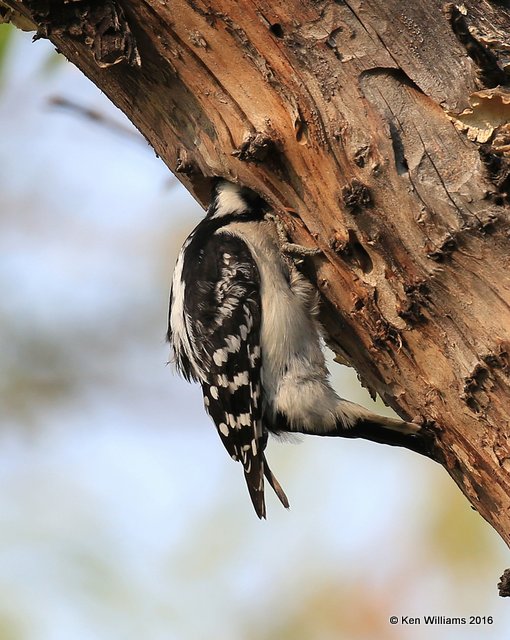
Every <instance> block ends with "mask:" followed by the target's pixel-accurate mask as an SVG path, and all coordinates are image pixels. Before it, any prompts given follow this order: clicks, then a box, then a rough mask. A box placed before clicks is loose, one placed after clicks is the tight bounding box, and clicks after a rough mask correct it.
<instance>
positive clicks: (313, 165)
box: [0, 0, 510, 544]
mask: <svg viewBox="0 0 510 640" xmlns="http://www.w3.org/2000/svg"><path fill="white" fill-rule="evenodd" d="M0 5H3V6H4V9H3V10H2V9H1V7H0V13H3V14H4V19H5V20H7V19H11V20H12V21H13V22H15V23H17V24H19V25H21V26H22V27H23V28H29V27H30V26H32V27H33V28H34V29H37V30H38V33H39V35H40V36H43V37H49V38H50V39H51V40H52V42H53V43H54V44H55V45H56V46H57V48H58V49H59V50H60V51H61V52H62V53H63V54H64V55H65V56H66V57H67V58H68V59H69V60H71V61H72V62H73V63H74V64H76V65H77V66H78V67H79V68H80V69H81V70H82V71H83V72H84V73H85V74H86V75H87V76H88V77H89V78H91V80H92V81H93V82H94V83H95V84H96V85H97V86H98V87H99V88H100V89H101V90H102V91H104V92H105V93H106V94H107V95H108V96H109V97H110V98H111V99H112V100H113V102H114V103H115V104H116V105H117V106H118V107H119V108H120V109H122V111H124V112H125V113H126V114H127V116H128V117H129V118H130V120H132V122H133V123H134V124H135V125H136V126H137V127H138V129H139V130H140V131H141V132H142V133H143V134H144V135H145V137H146V138H147V140H148V141H149V142H150V143H151V144H152V145H153V147H154V149H155V150H156V152H157V153H158V154H159V155H160V156H161V157H162V158H163V160H164V161H165V162H166V164H167V165H168V167H169V168H170V169H171V170H172V171H174V172H175V173H176V174H177V176H178V177H179V179H180V180H181V181H182V182H183V183H184V184H185V186H186V187H187V188H188V189H189V190H190V191H191V192H192V193H193V194H194V195H195V197H196V198H197V199H198V200H199V201H200V202H202V203H203V204H205V203H206V202H207V197H208V192H209V180H210V178H211V177H212V176H224V177H226V178H228V179H230V180H234V181H239V182H241V183H242V184H245V185H247V186H250V187H252V188H253V189H255V190H257V191H258V192H259V193H260V194H261V195H263V196H264V197H265V198H266V199H267V200H268V201H269V202H271V203H272V205H273V206H274V207H275V209H276V211H277V212H279V214H280V215H282V217H283V219H284V221H285V223H286V225H287V227H288V230H289V234H290V235H291V236H292V238H293V239H294V240H295V241H297V242H300V243H301V244H305V245H308V246H317V247H319V248H320V249H321V250H322V252H323V253H322V255H320V256H319V257H315V258H312V259H310V261H309V264H308V268H309V270H310V273H311V275H312V277H313V278H314V279H315V281H316V283H317V286H318V288H319V290H320V292H321V293H322V296H323V300H324V310H323V321H324V324H325V327H326V329H327V331H328V334H329V338H330V343H331V346H332V347H333V348H334V350H335V352H336V354H337V356H338V358H339V359H340V360H341V361H342V362H346V363H349V364H351V365H352V366H354V367H355V368H356V370H357V371H358V373H359V376H360V379H361V380H362V381H363V383H364V384H365V385H366V386H367V387H368V388H369V389H370V390H371V391H372V392H374V393H375V392H377V393H378V394H380V395H381V397H382V398H383V399H384V401H385V402H387V403H388V404H390V405H391V406H392V407H393V408H394V409H395V410H396V411H397V412H398V413H399V414H400V415H401V416H403V417H405V418H406V419H421V420H422V421H427V423H429V424H433V425H435V429H437V438H438V443H437V447H438V457H439V458H440V460H441V463H442V464H444V466H445V468H446V469H447V470H448V472H449V473H450V475H451V476H452V477H453V478H454V480H455V481H456V482H457V484H458V485H459V486H460V488H461V489H462V491H463V492H464V494H465V495H466V496H467V498H468V499H469V500H470V502H471V504H472V505H473V506H474V507H475V509H477V510H478V511H479V513H480V514H481V515H482V516H483V517H484V518H486V519H487V520H488V521H489V522H490V523H491V524H492V525H493V526H494V528H495V529H496V530H497V531H498V532H499V533H500V535H501V536H502V538H503V539H504V540H505V541H506V542H507V544H508V543H510V475H509V470H510V446H509V439H508V438H509V422H510V388H509V380H510V304H509V303H510V242H509V237H510V225H509V220H508V194H507V188H508V186H509V184H510V169H509V167H510V165H509V160H508V156H509V154H510V146H509V145H508V142H509V138H510V129H509V126H508V124H507V123H508V120H510V118H509V115H510V93H507V92H506V90H505V89H504V88H502V87H503V86H504V85H506V84H507V83H508V75H507V67H506V63H507V62H508V60H507V59H506V58H508V57H509V56H510V54H509V50H510V48H509V46H508V41H507V34H508V33H509V32H510V9H509V8H508V3H507V2H505V1H502V0H499V1H497V0H492V1H491V2H489V1H488V0H464V1H463V3H462V5H459V6H458V7H457V6H455V5H453V4H447V5H445V4H444V3H442V2H440V0H422V1H421V2H409V1H408V0H406V1H404V0H384V1H383V0H379V1H377V0H351V1H350V2H348V1H347V0H345V1H341V0H337V1H336V2H335V1H333V0H287V2H277V3H276V2H274V1H272V0H238V1H237V2H231V1H230V2H229V1H228V0H172V2H167V1H166V0H144V1H137V2H134V1H130V0H122V1H121V0H118V1H117V0H104V1H99V0H74V1H69V2H67V3H55V2H50V1H49V0H25V1H19V0H18V1H17V0H0ZM508 68H510V67H508ZM509 73H510V72H509Z"/></svg>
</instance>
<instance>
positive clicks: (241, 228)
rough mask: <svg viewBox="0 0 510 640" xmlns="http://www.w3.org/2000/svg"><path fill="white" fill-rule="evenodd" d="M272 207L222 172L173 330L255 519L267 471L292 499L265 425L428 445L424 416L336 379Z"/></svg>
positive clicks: (177, 301) (190, 259)
mask: <svg viewBox="0 0 510 640" xmlns="http://www.w3.org/2000/svg"><path fill="white" fill-rule="evenodd" d="M267 214H269V207H268V205H267V204H266V203H265V201H264V200H263V199H262V198H260V197H259V196H258V195H257V194H256V193H254V192H253V191H251V190H250V189H248V188H246V187H242V186H238V185H236V184H233V183H231V182H228V181H226V180H221V179H219V180H217V181H216V184H215V186H214V189H213V195H212V200H211V203H210V206H209V208H208V210H207V213H206V216H205V218H204V219H203V220H202V221H201V222H200V223H199V224H198V225H197V227H196V228H195V229H194V230H193V231H192V232H191V234H190V235H189V236H188V238H187V239H186V241H185V242H184V245H183V247H182V249H181V251H180V253H179V256H178V259H177V264H176V266H175V271H174V274H173V280H172V287H171V292H170V311H169V326H168V334H167V338H168V341H169V342H170V345H171V351H172V355H173V361H174V362H175V364H176V367H177V370H178V371H179V373H180V374H181V375H182V376H183V377H184V378H185V379H186V380H188V381H192V380H193V381H197V382H198V383H200V385H201V387H202V391H203V396H204V405H205V409H206V411H207V413H208V414H209V415H210V417H211V418H212V420H213V421H214V424H215V425H216V429H217V431H218V434H219V436H220V438H221V441H222V442H223V444H224V446H225V448H226V449H227V451H228V453H229V454H230V456H231V457H232V458H233V459H234V460H235V461H238V462H240V463H241V464H242V466H243V469H244V475H245V478H246V483H247V486H248V491H249V494H250V497H251V500H252V503H253V506H254V508H255V511H256V513H257V515H258V517H259V518H265V517H266V506H265V500H264V477H265V478H266V480H267V481H268V482H269V484H270V485H271V487H272V488H273V489H274V491H275V493H276V495H277V496H278V498H279V499H280V501H281V503H282V504H283V505H284V506H285V507H288V506H289V502H288V500H287V496H286V495H285V493H284V492H283V490H282V488H281V486H280V484H279V483H278V481H277V480H276V478H275V477H274V475H273V474H272V472H271V470H270V468H269V466H268V464H267V460H266V456H265V449H266V444H267V439H268V434H269V433H272V434H275V435H278V434H281V433H285V432H290V433H304V434H313V435H321V436H343V437H353V438H357V437H364V438H368V439H371V440H375V441H380V442H385V443H388V444H396V445H402V446H406V447H408V448H411V449H414V450H416V451H420V452H423V451H421V448H422V444H421V441H420V439H419V436H420V427H419V426H418V425H417V424H414V423H409V422H404V421H402V420H399V419H393V418H386V417H383V416H379V415H377V414H375V413H373V412H371V411H369V410H368V409H365V408H363V407H361V406H360V405H357V404H354V403H352V402H349V401H348V400H344V399H343V398H341V397H339V396H338V395H337V393H336V392H335V391H334V390H333V388H332V387H331V384H330V382H329V372H328V370H327V367H326V363H325V357H324V352H323V348H322V330H321V326H320V324H319V321H318V308H319V299H318V294H317V291H316V289H315V288H314V287H313V285H312V284H311V283H310V282H308V280H307V279H306V278H305V277H304V276H303V275H302V274H301V273H300V272H299V271H298V269H297V267H296V266H295V264H294V262H293V261H292V260H289V259H288V257H286V256H285V255H284V254H282V251H281V247H280V245H281V242H280V241H279V235H278V233H277V230H276V228H275V224H274V222H273V221H272V220H271V219H270V218H269V216H268V215H267Z"/></svg>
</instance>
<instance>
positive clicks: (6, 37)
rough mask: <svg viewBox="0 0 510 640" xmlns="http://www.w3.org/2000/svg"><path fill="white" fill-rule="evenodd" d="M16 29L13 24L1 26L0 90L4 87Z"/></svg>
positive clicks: (2, 24)
mask: <svg viewBox="0 0 510 640" xmlns="http://www.w3.org/2000/svg"><path fill="white" fill-rule="evenodd" d="M14 32H15V27H13V26H12V25H11V24H6V23H1V24H0V88H2V87H3V84H4V82H3V77H4V70H5V67H6V63H7V58H8V55H7V54H8V51H9V45H10V43H11V41H12V39H13V37H14Z"/></svg>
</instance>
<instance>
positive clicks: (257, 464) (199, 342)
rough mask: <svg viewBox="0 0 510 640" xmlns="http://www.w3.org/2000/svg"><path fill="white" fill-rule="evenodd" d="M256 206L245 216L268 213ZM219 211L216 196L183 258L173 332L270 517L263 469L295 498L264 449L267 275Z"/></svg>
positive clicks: (188, 370) (185, 365)
mask: <svg viewBox="0 0 510 640" xmlns="http://www.w3.org/2000/svg"><path fill="white" fill-rule="evenodd" d="M255 205H256V206H255V207H254V208H251V209H250V210H249V211H247V212H246V213H245V215H244V220H245V221H248V220H259V219H262V218H263V215H264V207H263V203H262V201H258V202H256V203H255ZM257 205H258V206H257ZM216 209H217V206H216V203H214V202H213V205H212V206H211V207H210V209H209V213H208V216H207V217H206V218H205V219H204V220H203V221H202V222H201V223H200V224H199V225H198V227H197V228H196V229H195V230H194V231H193V233H192V234H191V235H190V236H189V238H188V239H187V241H186V243H185V245H184V247H183V251H182V252H181V255H180V257H179V260H178V263H177V267H176V273H175V275H174V281H173V285H172V292H171V308H170V326H169V332H168V338H169V340H170V342H171V343H172V344H173V347H174V354H175V360H176V363H177V366H178V368H179V370H180V371H181V373H182V374H183V375H184V377H185V378H187V379H192V380H196V381H198V382H200V384H201V386H202V391H203V394H204V404H205V408H206V411H207V413H208V414H209V415H210V416H211V418H212V419H213V421H214V423H215V425H216V428H217V430H218V434H219V436H220V438H221V440H222V442H223V444H224V445H225V448H226V449H227V451H228V453H229V454H230V456H231V457H232V458H233V459H234V460H236V461H239V462H241V463H242V465H243V468H244V474H245V477H246V482H247V485H248V489H249V492H250V496H251V499H252V502H253V505H254V507H255V510H256V512H257V514H258V516H259V517H265V502H264V486H263V483H264V475H265V476H266V477H267V479H268V480H269V482H270V484H271V485H272V486H273V487H274V489H275V491H276V493H277V495H278V496H279V498H280V500H281V501H282V503H283V504H284V505H285V506H286V507H288V501H287V498H286V496H285V494H284V493H283V491H282V490H281V488H280V486H279V484H278V483H277V481H276V480H275V478H274V477H273V475H272V473H271V471H270V469H269V467H268V465H267V461H266V459H265V454H264V450H265V447H266V442H267V429H266V428H264V427H263V424H262V385H261V364H262V362H261V345H260V328H261V299H260V276H259V271H258V269H257V266H256V264H255V261H254V259H253V256H252V254H251V252H250V250H249V248H248V247H247V245H246V243H245V242H243V240H242V239H241V238H239V237H237V236H235V235H232V234H231V233H229V232H228V224H229V222H232V220H233V216H232V215H231V214H226V215H224V216H218V217H215V213H217V211H216ZM235 213H236V220H238V219H239V215H238V214H239V212H238V211H236V212H235ZM240 219H241V220H242V219H243V216H242V215H241V216H240ZM177 291H179V294H177V293H176V292H177Z"/></svg>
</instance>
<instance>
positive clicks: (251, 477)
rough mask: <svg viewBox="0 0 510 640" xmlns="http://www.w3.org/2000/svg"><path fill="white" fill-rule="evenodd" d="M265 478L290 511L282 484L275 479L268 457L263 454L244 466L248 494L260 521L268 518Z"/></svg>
mask: <svg viewBox="0 0 510 640" xmlns="http://www.w3.org/2000/svg"><path fill="white" fill-rule="evenodd" d="M264 476H265V477H266V480H267V481H268V482H269V484H270V485H271V487H272V488H273V490H274V492H275V493H276V495H277V496H278V499H279V500H280V502H281V503H282V504H283V506H284V507H285V508H286V509H288V508H289V501H288V499H287V496H286V495H285V492H284V491H283V489H282V487H281V485H280V483H279V482H278V480H277V479H276V478H275V477H274V475H273V472H272V471H271V469H270V468H269V466H268V464H267V460H266V456H265V455H264V454H262V455H261V456H260V457H259V456H254V457H253V458H251V460H250V461H249V463H248V464H246V465H245V466H244V477H245V479H246V484H247V486H248V492H249V494H250V498H251V501H252V504H253V508H254V509H255V512H256V514H257V516H258V517H259V518H260V519H265V517H266V502H265V499H264Z"/></svg>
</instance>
